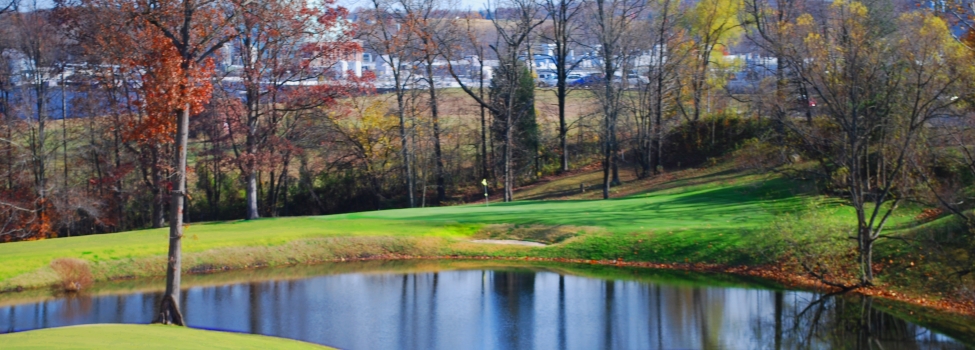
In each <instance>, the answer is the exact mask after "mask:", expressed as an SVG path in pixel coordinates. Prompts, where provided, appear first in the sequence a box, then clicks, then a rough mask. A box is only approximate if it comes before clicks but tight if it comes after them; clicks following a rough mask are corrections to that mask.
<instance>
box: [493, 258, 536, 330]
mask: <svg viewBox="0 0 975 350" xmlns="http://www.w3.org/2000/svg"><path fill="white" fill-rule="evenodd" d="M491 282H492V285H493V288H494V293H495V295H496V296H498V297H500V298H499V301H500V305H499V306H501V308H502V309H503V310H504V314H505V315H506V316H507V317H511V319H509V320H505V321H506V322H505V324H504V325H503V330H502V335H503V336H505V337H506V339H504V340H503V342H502V344H505V345H506V346H505V347H507V348H528V347H531V346H532V340H533V339H532V334H533V333H534V329H533V326H534V324H535V322H534V314H535V312H534V311H535V273H534V272H528V273H524V272H512V271H493V272H492V278H491ZM515 320H517V322H515ZM516 324H517V325H519V327H518V328H517V329H515V328H514V327H513V326H514V325H516Z"/></svg>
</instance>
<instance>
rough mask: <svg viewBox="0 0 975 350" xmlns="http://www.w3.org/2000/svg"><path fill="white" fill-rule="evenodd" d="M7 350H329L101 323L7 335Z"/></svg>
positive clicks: (210, 333) (249, 337)
mask: <svg viewBox="0 0 975 350" xmlns="http://www.w3.org/2000/svg"><path fill="white" fill-rule="evenodd" d="M2 347H3V348H4V349H328V348H326V347H323V346H319V345H315V344H310V343H304V342H300V341H296V340H290V339H282V338H274V337H266V336H260V335H252V334H238V333H227V332H216V331H204V330H198V329H192V328H185V327H173V326H161V325H131V324H98V325H85V326H72V327H61V328H48V329H41V330H36V331H28V332H20V333H13V334H6V335H4V336H3V346H2Z"/></svg>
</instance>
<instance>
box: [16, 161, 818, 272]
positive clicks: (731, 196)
mask: <svg viewBox="0 0 975 350" xmlns="http://www.w3.org/2000/svg"><path fill="white" fill-rule="evenodd" d="M719 179H720V181H717V182H710V183H704V184H698V185H692V186H686V187H680V188H670V189H667V190H663V191H658V192H649V193H644V194H639V195H634V196H631V197H626V198H620V199H610V200H567V201H518V202H512V203H492V204H491V205H490V206H488V207H485V206H483V205H482V204H471V205H465V206H453V207H438V208H416V209H397V210H384V211H374V212H361V213H352V214H340V215H330V216H318V217H291V218H268V219H260V220H254V221H232V222H220V223H201V224H191V225H190V226H189V227H188V229H187V230H186V233H185V234H186V237H185V238H184V240H183V242H184V243H183V244H184V251H186V252H188V253H192V252H201V251H207V250H211V249H219V248H228V247H250V246H276V245H281V244H285V243H288V242H291V241H294V240H299V239H306V238H317V237H328V236H352V235H355V236H416V237H423V236H434V237H444V238H451V239H466V238H469V237H470V236H472V235H474V234H475V233H476V232H477V231H478V229H479V228H480V227H481V226H482V225H484V224H497V223H507V224H518V225H572V226H594V227H600V228H604V229H605V230H606V231H608V232H610V233H613V234H628V233H634V232H646V233H651V232H667V231H670V232H675V231H676V232H680V234H679V235H676V236H665V237H659V238H656V239H655V241H656V243H657V245H661V246H662V245H666V244H668V243H675V244H676V245H675V246H674V247H672V248H673V249H671V250H673V251H672V254H685V253H686V254H692V253H693V252H690V251H689V249H692V246H685V245H683V244H677V243H679V242H680V241H682V240H684V239H687V238H698V237H699V238H704V239H706V240H707V241H709V242H710V244H711V247H710V248H709V249H721V248H727V247H729V246H736V245H740V244H742V242H740V240H739V239H738V238H735V237H727V236H729V235H731V234H734V233H735V232H740V231H743V230H752V229H756V228H760V227H763V226H764V225H767V223H768V222H770V221H771V220H772V219H773V218H774V217H775V215H776V214H778V213H785V212H794V211H798V210H802V206H803V200H802V196H801V195H797V193H793V189H794V188H795V187H796V186H795V185H794V184H793V183H791V182H789V181H786V180H783V179H778V178H773V179H770V180H764V179H762V178H760V177H757V176H754V175H741V176H739V177H737V178H732V180H730V181H729V180H728V177H727V176H722V177H720V178H719ZM167 234H168V229H165V228H164V229H154V230H140V231H131V232H124V233H115V234H105V235H93V236H83V237H72V238H61V239H51V240H42V241H33V242H17V243H7V244H0V256H2V257H3V259H4V262H5V263H4V264H2V265H0V281H3V280H7V279H10V278H12V277H15V276H18V275H21V274H24V273H28V272H31V271H35V270H37V269H40V268H43V267H45V266H47V265H48V264H49V263H50V261H51V260H53V259H55V258H59V257H75V258H82V259H85V260H89V261H92V262H99V261H107V260H123V259H137V258H142V257H147V256H161V255H164V254H165V253H166V249H167V246H166V243H167ZM718 234H721V235H722V236H723V237H722V238H720V239H719V238H718ZM712 241H713V242H712ZM554 248H555V247H553V248H543V250H545V249H550V250H553V249H554ZM661 249H666V247H662V248H661ZM552 253H555V250H553V252H552ZM701 254H706V252H697V253H695V255H697V256H702V255H701ZM542 255H546V254H542ZM705 256H706V255H705ZM673 259H674V257H672V259H671V260H673Z"/></svg>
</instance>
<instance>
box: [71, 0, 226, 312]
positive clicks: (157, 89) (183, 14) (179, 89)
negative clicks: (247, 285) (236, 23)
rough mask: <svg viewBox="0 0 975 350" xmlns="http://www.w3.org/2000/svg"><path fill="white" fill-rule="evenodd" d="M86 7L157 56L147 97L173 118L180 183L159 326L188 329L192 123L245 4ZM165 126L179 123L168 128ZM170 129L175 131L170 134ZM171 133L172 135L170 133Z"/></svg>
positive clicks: (99, 2) (137, 2)
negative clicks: (124, 28) (183, 296)
mask: <svg viewBox="0 0 975 350" xmlns="http://www.w3.org/2000/svg"><path fill="white" fill-rule="evenodd" d="M82 5H83V6H85V7H88V8H93V9H102V10H105V11H109V10H110V11H116V13H118V14H119V15H120V16H123V17H125V18H126V19H129V20H131V21H132V23H133V24H134V25H135V26H134V28H133V29H134V30H139V29H141V30H143V31H145V32H147V33H153V34H149V35H146V36H147V37H149V38H151V41H149V42H147V43H146V44H148V45H149V46H150V47H151V48H152V50H151V51H154V52H155V53H157V54H158V56H157V57H156V61H157V62H155V63H154V64H155V65H157V66H159V67H160V70H159V72H160V74H158V75H155V76H153V77H151V80H150V81H149V85H150V86H148V87H146V89H150V90H149V91H147V92H146V97H145V102H144V103H146V104H147V109H149V110H152V111H159V113H160V114H161V115H168V116H169V118H159V123H158V124H159V127H160V131H163V132H166V131H171V132H172V133H171V134H172V135H174V142H175V152H174V155H175V159H174V160H173V168H174V171H175V173H176V174H175V175H176V176H175V181H173V184H172V186H171V191H170V201H171V203H170V208H169V209H170V220H169V225H170V233H169V253H168V254H167V256H168V259H167V267H166V292H165V294H164V295H163V298H162V302H161V305H160V308H159V314H158V316H157V318H156V321H157V322H161V323H175V324H178V325H182V324H183V320H182V316H181V313H180V311H179V300H180V298H179V294H180V287H179V286H180V269H181V265H182V264H181V256H182V244H181V239H182V237H183V216H184V199H185V198H184V197H185V196H186V171H187V167H186V154H187V141H188V140H187V137H188V129H189V118H190V115H191V114H193V113H194V112H199V111H200V110H201V109H202V107H203V105H204V103H205V102H206V101H207V100H209V98H210V93H211V86H210V82H209V77H210V74H211V72H212V68H213V63H212V60H211V59H210V57H211V56H212V54H213V53H214V52H215V51H216V50H218V49H219V48H220V47H222V46H223V44H225V43H226V42H228V41H229V40H230V39H231V38H232V35H233V33H232V32H230V31H229V30H228V24H229V22H230V21H231V20H232V19H233V18H234V17H235V16H236V15H237V14H238V12H239V7H240V5H241V3H236V2H217V1H209V0H199V1H197V0H172V1H149V2H144V1H141V0H134V1H129V0H86V1H83V2H82ZM166 121H175V123H171V124H170V123H167V122H166ZM167 125H172V126H173V127H172V128H168V126H167ZM167 128H168V130H167Z"/></svg>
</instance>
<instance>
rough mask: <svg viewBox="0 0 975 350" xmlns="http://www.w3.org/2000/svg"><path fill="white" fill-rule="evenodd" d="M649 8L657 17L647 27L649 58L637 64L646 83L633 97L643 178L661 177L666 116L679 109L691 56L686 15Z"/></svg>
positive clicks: (669, 3) (667, 7) (668, 4)
mask: <svg viewBox="0 0 975 350" xmlns="http://www.w3.org/2000/svg"><path fill="white" fill-rule="evenodd" d="M648 7H649V11H652V12H653V13H654V14H655V15H654V16H653V17H652V18H651V19H650V20H649V21H647V22H646V23H645V26H646V30H645V31H646V33H648V34H649V35H648V36H647V37H646V38H647V39H650V40H648V41H647V42H648V44H649V47H641V49H646V53H647V55H642V56H640V57H639V58H638V59H637V60H636V64H635V68H636V70H637V71H638V72H639V73H640V74H645V76H646V81H640V80H638V81H635V82H633V84H634V86H635V87H636V90H637V91H636V93H635V94H631V97H630V98H631V99H633V100H635V101H634V102H633V103H632V106H631V107H630V110H631V111H632V113H633V114H634V117H635V119H636V120H635V121H636V127H637V130H636V132H637V134H636V150H637V153H638V156H637V157H638V159H637V163H639V164H640V166H641V170H640V176H641V177H647V176H651V175H657V174H659V173H660V168H661V166H662V165H661V158H662V152H663V148H662V147H661V144H662V142H661V138H662V137H663V126H664V116H665V115H666V114H669V113H671V112H673V111H674V110H675V109H676V105H677V98H678V96H679V92H678V91H677V90H678V89H680V82H679V79H680V73H681V65H682V64H684V63H685V59H686V57H687V55H688V53H689V50H688V47H689V45H688V42H687V37H686V32H685V31H684V30H683V29H682V28H681V27H680V23H681V21H682V20H683V18H682V17H683V12H682V10H681V9H680V7H679V3H678V2H677V1H673V0H660V1H655V2H651V3H649V4H648ZM644 70H645V71H644ZM641 77H642V75H641Z"/></svg>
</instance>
